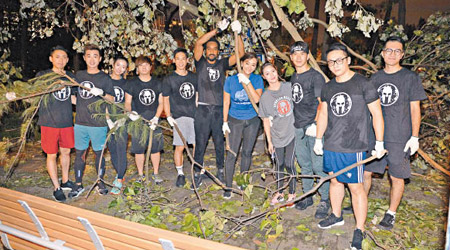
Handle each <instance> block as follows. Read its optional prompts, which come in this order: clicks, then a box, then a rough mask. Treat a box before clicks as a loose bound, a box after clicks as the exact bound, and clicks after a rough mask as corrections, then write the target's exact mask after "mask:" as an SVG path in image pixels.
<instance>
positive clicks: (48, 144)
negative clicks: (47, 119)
mask: <svg viewBox="0 0 450 250" xmlns="http://www.w3.org/2000/svg"><path fill="white" fill-rule="evenodd" d="M74 145H75V142H74V132H73V127H67V128H52V127H45V126H41V147H42V150H44V152H45V153H46V154H57V153H58V148H60V147H61V148H73V146H74Z"/></svg>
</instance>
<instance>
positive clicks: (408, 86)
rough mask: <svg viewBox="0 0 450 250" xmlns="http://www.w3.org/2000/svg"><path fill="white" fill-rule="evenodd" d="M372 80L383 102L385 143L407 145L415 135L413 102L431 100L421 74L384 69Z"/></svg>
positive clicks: (405, 70)
mask: <svg viewBox="0 0 450 250" xmlns="http://www.w3.org/2000/svg"><path fill="white" fill-rule="evenodd" d="M370 80H371V82H372V84H373V85H374V87H375V89H377V91H378V95H379V97H380V100H381V108H382V109H383V117H384V140H385V141H387V142H397V143H405V142H406V141H408V139H409V138H410V137H411V133H412V125H411V106H410V102H413V101H420V100H424V99H427V95H426V94H425V90H424V89H423V86H422V81H421V80H420V77H419V75H418V74H416V73H415V72H412V71H410V70H408V69H405V68H402V69H401V70H399V71H397V72H395V73H393V74H387V73H386V72H385V71H384V70H380V71H378V72H377V73H375V74H373V75H372V78H371V79H370Z"/></svg>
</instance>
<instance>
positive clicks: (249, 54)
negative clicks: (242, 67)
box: [240, 52, 259, 67]
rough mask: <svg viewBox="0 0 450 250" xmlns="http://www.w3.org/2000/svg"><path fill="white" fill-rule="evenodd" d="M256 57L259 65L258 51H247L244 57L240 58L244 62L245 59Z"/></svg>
mask: <svg viewBox="0 0 450 250" xmlns="http://www.w3.org/2000/svg"><path fill="white" fill-rule="evenodd" d="M253 58H254V59H256V67H258V65H259V60H258V56H257V55H256V53H254V52H247V53H245V54H244V55H243V56H242V57H241V59H240V61H241V63H242V62H244V61H245V60H247V59H253Z"/></svg>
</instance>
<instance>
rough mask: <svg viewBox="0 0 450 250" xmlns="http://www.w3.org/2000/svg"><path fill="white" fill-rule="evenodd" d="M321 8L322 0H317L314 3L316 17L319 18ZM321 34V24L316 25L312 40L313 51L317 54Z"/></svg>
mask: <svg viewBox="0 0 450 250" xmlns="http://www.w3.org/2000/svg"><path fill="white" fill-rule="evenodd" d="M319 8H320V0H316V3H315V5H314V18H317V19H319ZM318 36H319V25H314V32H313V37H312V41H311V53H312V54H313V55H316V52H317V40H318Z"/></svg>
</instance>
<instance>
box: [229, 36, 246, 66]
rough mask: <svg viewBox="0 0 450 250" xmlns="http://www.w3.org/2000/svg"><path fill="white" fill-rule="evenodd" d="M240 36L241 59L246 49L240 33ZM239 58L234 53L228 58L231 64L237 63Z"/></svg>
mask: <svg viewBox="0 0 450 250" xmlns="http://www.w3.org/2000/svg"><path fill="white" fill-rule="evenodd" d="M238 37H239V38H238V48H237V49H238V53H239V59H240V58H241V57H242V56H243V55H244V53H245V50H244V42H243V41H242V37H241V36H240V35H239V36H238ZM237 60H238V58H237V57H236V54H233V55H231V56H230V57H229V58H228V64H229V65H230V66H233V65H235V64H236V62H237Z"/></svg>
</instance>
